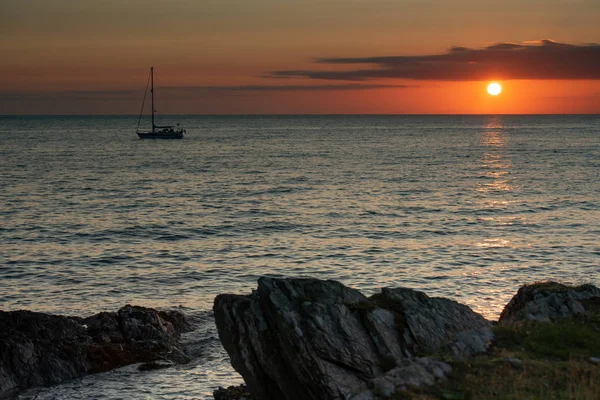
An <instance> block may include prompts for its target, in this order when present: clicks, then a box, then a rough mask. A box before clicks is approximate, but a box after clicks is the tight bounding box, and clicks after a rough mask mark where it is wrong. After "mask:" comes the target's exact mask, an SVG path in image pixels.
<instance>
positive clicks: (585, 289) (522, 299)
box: [498, 282, 600, 324]
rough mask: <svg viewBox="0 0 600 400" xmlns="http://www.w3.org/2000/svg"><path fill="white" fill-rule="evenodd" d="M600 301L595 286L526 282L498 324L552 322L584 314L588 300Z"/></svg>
mask: <svg viewBox="0 0 600 400" xmlns="http://www.w3.org/2000/svg"><path fill="white" fill-rule="evenodd" d="M598 300H600V289H598V288H597V287H596V286H594V285H589V284H588V285H581V286H566V285H563V284H561V283H557V282H539V283H534V284H531V285H524V286H521V287H520V288H519V290H518V291H517V294H515V295H514V296H513V298H512V299H511V300H510V302H509V303H508V304H507V305H506V307H504V310H503V311H502V314H500V319H499V320H498V323H500V324H507V323H514V322H519V321H538V322H548V321H554V320H556V319H559V318H564V317H569V316H573V315H578V314H583V313H585V311H586V306H585V304H586V302H589V301H598Z"/></svg>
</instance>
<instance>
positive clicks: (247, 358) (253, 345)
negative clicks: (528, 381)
mask: <svg viewBox="0 0 600 400" xmlns="http://www.w3.org/2000/svg"><path fill="white" fill-rule="evenodd" d="M214 312H215V320H216V323H217V328H218V331H219V337H220V339H221V342H222V343H223V346H224V347H225V349H226V350H227V352H228V353H229V356H230V358H231V363H232V365H233V367H234V368H235V369H236V370H237V371H238V372H239V373H240V374H241V375H242V376H243V378H244V380H245V382H246V384H247V385H248V389H249V391H250V392H251V393H252V394H253V395H254V396H255V398H259V399H261V400H271V399H273V400H284V399H285V400H313V399H315V400H316V399H320V400H335V399H340V400H341V399H346V398H349V396H352V395H353V394H356V395H354V396H368V392H369V390H370V389H369V387H370V386H373V385H375V386H377V385H379V386H378V387H379V389H380V391H385V392H393V391H396V390H403V388H404V387H405V386H406V385H407V384H410V383H411V382H413V381H414V382H417V383H418V384H429V383H432V382H434V381H435V380H436V379H443V377H444V376H445V374H446V372H445V371H446V367H441V366H440V365H437V364H436V363H438V362H437V361H435V362H434V361H432V362H431V363H429V364H427V365H430V366H435V367H436V368H437V369H435V368H434V369H433V370H428V369H427V368H426V367H425V366H424V364H423V363H425V361H419V360H418V359H415V355H417V354H419V355H421V354H427V353H434V352H436V353H441V352H444V351H448V352H451V351H460V346H457V345H454V343H456V341H457V340H458V343H463V342H466V343H467V344H464V343H463V348H464V349H467V350H468V351H469V352H471V351H472V348H475V347H477V346H475V345H473V346H470V345H468V344H469V343H470V342H473V341H474V339H473V336H475V335H476V332H477V331H482V332H484V333H485V334H486V335H487V333H488V332H487V331H486V329H489V322H488V321H486V320H485V319H484V318H483V317H481V316H480V315H478V314H476V313H474V312H473V311H471V310H470V309H469V308H468V307H466V306H463V305H461V304H458V303H456V302H453V301H450V300H446V299H435V298H429V297H428V296H426V295H425V294H423V293H420V292H416V291H413V290H410V289H384V290H383V291H382V292H381V293H380V294H377V295H375V296H372V297H371V298H369V299H368V298H366V297H365V296H364V295H362V294H361V293H360V292H359V291H357V290H354V289H350V288H347V287H346V286H344V285H342V284H341V283H338V282H335V281H321V280H316V279H272V278H261V279H259V281H258V289H257V290H256V291H255V292H253V293H252V295H249V296H239V295H219V296H217V298H216V299H215V304H214ZM467 331H470V332H471V333H470V334H469V335H470V336H469V335H467V338H466V339H463V341H460V339H458V336H459V335H460V334H461V333H463V332H467ZM489 333H490V334H491V332H489ZM484 336H485V335H484ZM488 339H489V338H488V337H487V336H485V338H483V337H482V338H481V340H480V341H479V342H481V343H484V342H486V341H488ZM423 360H427V359H423ZM432 368H433V367H432ZM434 370H435V372H433V371H434ZM423 371H424V372H423ZM440 371H442V372H440ZM403 374H405V378H401V376H402V375H403ZM415 376H420V377H421V378H418V379H417V378H414V380H413V381H411V379H412V378H413V377H415ZM426 376H427V377H429V378H424V377H426ZM357 398H363V397H357ZM365 398H368V397H365Z"/></svg>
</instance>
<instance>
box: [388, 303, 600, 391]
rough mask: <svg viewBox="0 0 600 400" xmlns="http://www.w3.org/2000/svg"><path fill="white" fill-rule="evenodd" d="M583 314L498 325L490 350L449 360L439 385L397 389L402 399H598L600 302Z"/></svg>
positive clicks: (599, 384) (599, 376)
mask: <svg viewBox="0 0 600 400" xmlns="http://www.w3.org/2000/svg"><path fill="white" fill-rule="evenodd" d="M593 303H595V304H592V303H588V304H586V309H587V312H586V314H585V315H584V316H577V317H572V318H567V319H564V320H560V321H557V322H543V323H540V322H526V323H519V324H513V325H509V326H496V327H495V328H494V331H495V334H496V337H497V340H496V342H495V345H494V346H493V347H492V349H491V351H490V352H489V353H488V354H485V355H481V356H478V357H474V358H472V359H470V360H468V361H465V362H457V361H451V362H450V363H451V364H452V367H453V374H452V377H451V379H450V380H448V381H447V382H446V383H444V384H443V385H440V386H436V387H432V388H426V389H419V390H415V391H410V392H408V393H400V394H398V399H401V398H402V399H445V400H454V399H464V400H470V399H473V400H479V399H482V400H485V399H507V400H508V399H511V400H513V399H539V400H546V399H574V400H575V399H576V400H580V399H581V400H587V399H589V400H597V399H599V398H600V365H598V364H594V363H592V362H591V360H590V359H591V357H600V312H599V311H600V302H599V301H598V299H595V300H594V302H593Z"/></svg>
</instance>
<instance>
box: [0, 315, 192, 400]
mask: <svg viewBox="0 0 600 400" xmlns="http://www.w3.org/2000/svg"><path fill="white" fill-rule="evenodd" d="M0 326H1V327H2V329H0V398H2V397H4V396H7V395H9V394H10V393H14V392H17V391H19V390H22V389H25V388H28V387H33V386H46V385H51V384H56V383H60V382H63V381H65V380H69V379H73V378H76V377H80V376H82V375H85V374H87V373H93V372H103V371H108V370H110V369H113V368H117V367H121V366H124V365H127V364H132V363H138V362H150V361H153V360H168V361H171V362H177V363H182V362H186V361H188V358H187V356H186V355H185V354H184V353H183V351H182V350H181V349H180V348H179V347H178V339H179V335H180V333H181V332H183V331H185V330H187V329H188V325H187V323H186V321H185V317H184V316H183V314H181V313H179V312H176V311H156V310H153V309H150V308H144V307H135V306H130V305H127V306H125V307H123V308H121V309H120V310H119V311H118V312H116V313H100V314H97V315H94V316H91V317H89V318H78V317H66V316H59V315H48V314H44V313H37V312H31V311H11V312H5V311H0Z"/></svg>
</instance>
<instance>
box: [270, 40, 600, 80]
mask: <svg viewBox="0 0 600 400" xmlns="http://www.w3.org/2000/svg"><path fill="white" fill-rule="evenodd" d="M315 62H316V63H318V64H344V65H348V64H350V65H362V64H367V65H369V67H368V68H357V69H355V70H344V71H331V70H328V71H319V70H317V69H315V70H300V71H298V70H295V71H273V72H271V74H270V76H271V77H272V78H291V77H295V78H296V77H305V78H311V79H327V80H346V81H365V80H369V79H375V78H401V79H414V80H432V81H481V80H490V79H566V80H576V79H593V80H596V79H600V45H599V44H595V43H592V44H584V45H572V44H566V43H558V42H554V41H552V40H542V41H538V42H529V43H522V44H518V43H497V44H493V45H490V46H488V47H485V48H483V49H470V48H466V47H452V48H450V50H449V51H448V52H446V53H444V54H433V55H424V56H390V57H359V58H320V59H317V60H315Z"/></svg>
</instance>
